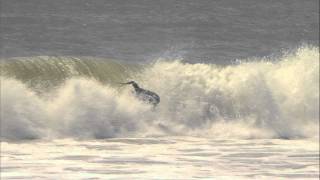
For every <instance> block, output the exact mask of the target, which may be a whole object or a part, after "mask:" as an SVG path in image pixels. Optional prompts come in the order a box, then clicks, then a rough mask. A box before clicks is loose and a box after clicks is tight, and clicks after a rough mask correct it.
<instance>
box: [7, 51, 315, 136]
mask: <svg viewBox="0 0 320 180" xmlns="http://www.w3.org/2000/svg"><path fill="white" fill-rule="evenodd" d="M31 59H32V60H29V61H26V60H23V59H18V60H17V61H15V62H14V63H15V64H14V63H13V61H11V62H9V61H6V62H5V63H3V64H2V72H3V73H2V76H1V80H2V83H1V97H2V98H1V99H2V100H1V101H2V102H1V111H2V112H1V114H2V117H1V119H2V124H1V138H2V139H5V140H15V139H35V138H36V139H37V138H58V137H73V138H110V137H140V136H159V135H192V136H209V137H219V138H227V137H228V138H305V137H318V133H319V129H318V126H319V50H318V48H314V47H302V48H300V49H298V50H297V51H295V52H292V53H289V54H286V55H284V56H283V57H281V58H279V59H278V60H277V61H268V60H267V59H266V58H264V59H263V60H260V61H251V62H245V63H240V64H238V65H230V66H225V67H220V66H216V65H214V64H189V63H184V62H183V61H166V60H159V61H157V62H155V63H152V64H149V65H144V66H137V65H124V64H121V63H115V62H111V61H110V62H100V61H96V60H83V59H80V60H79V59H70V58H69V59H62V60H61V58H60V59H57V58H56V59H52V58H51V59H50V58H49V59H50V60H48V61H46V60H45V59H43V57H42V59H41V58H39V59H36V58H31ZM35 59H36V60H35ZM98 62H99V63H98ZM10 63H11V64H10ZM29 70H30V71H29ZM57 79H58V80H57ZM125 80H135V81H137V82H138V83H139V85H141V86H142V87H144V88H146V89H150V90H152V91H155V92H157V93H158V94H159V95H160V97H161V103H160V104H159V106H158V107H157V108H156V109H153V108H152V107H151V106H149V105H148V104H144V103H143V102H140V101H139V100H137V99H136V98H135V97H134V96H133V95H132V93H131V87H128V86H118V85H117V84H116V82H119V81H125ZM57 82H59V83H57ZM48 83H49V85H48ZM34 84H37V85H34ZM39 86H40V88H39ZM43 87H46V88H44V89H48V87H50V88H52V87H54V88H53V90H50V91H42V93H40V94H39V93H38V91H37V89H43ZM50 88H49V89H50ZM45 92H48V93H47V94H46V93H45ZM44 94H45V95H44Z"/></svg>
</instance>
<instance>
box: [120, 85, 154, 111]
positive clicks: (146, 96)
mask: <svg viewBox="0 0 320 180" xmlns="http://www.w3.org/2000/svg"><path fill="white" fill-rule="evenodd" d="M120 84H131V85H132V86H133V88H134V91H135V94H136V96H137V97H138V99H140V100H142V101H144V102H147V103H149V104H152V105H153V106H154V107H155V106H157V105H158V104H159V102H160V97H159V96H158V95H157V94H156V93H154V92H152V91H149V90H145V89H142V88H140V87H139V86H138V84H137V83H136V82H134V81H130V82H126V83H120Z"/></svg>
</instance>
